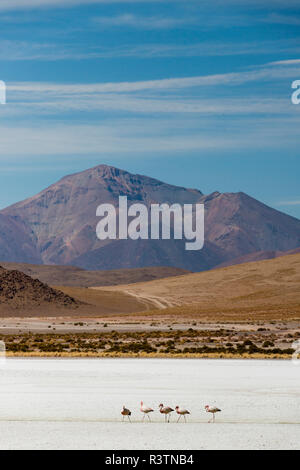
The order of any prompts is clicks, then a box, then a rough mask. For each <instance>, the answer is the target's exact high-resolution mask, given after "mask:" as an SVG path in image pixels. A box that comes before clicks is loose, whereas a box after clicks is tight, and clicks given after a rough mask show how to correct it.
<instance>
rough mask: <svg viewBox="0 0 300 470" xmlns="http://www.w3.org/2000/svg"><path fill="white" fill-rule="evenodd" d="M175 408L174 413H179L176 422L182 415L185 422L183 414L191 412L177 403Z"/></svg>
mask: <svg viewBox="0 0 300 470" xmlns="http://www.w3.org/2000/svg"><path fill="white" fill-rule="evenodd" d="M175 410H176V413H177V414H178V415H179V418H178V420H177V423H178V422H179V420H180V418H181V416H183V417H184V421H185V422H186V416H185V415H190V414H191V413H190V412H189V411H188V410H186V409H185V408H179V406H178V405H177V406H176V407H175Z"/></svg>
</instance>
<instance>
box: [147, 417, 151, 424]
mask: <svg viewBox="0 0 300 470" xmlns="http://www.w3.org/2000/svg"><path fill="white" fill-rule="evenodd" d="M147 416H148V419H149V421H150V423H151V418H150V416H149V415H147Z"/></svg>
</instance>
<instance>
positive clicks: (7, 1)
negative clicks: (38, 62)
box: [0, 0, 191, 11]
mask: <svg viewBox="0 0 300 470" xmlns="http://www.w3.org/2000/svg"><path fill="white" fill-rule="evenodd" d="M161 1H164V2H165V3H168V2H172V1H173V2H176V1H180V0H1V3H0V11H8V10H26V9H35V8H54V7H55V8H58V7H59V8H69V7H73V6H78V5H92V4H101V3H102V4H110V3H111V4H114V3H116V4H118V3H120V4H121V3H156V2H161ZM189 1H191V0H189Z"/></svg>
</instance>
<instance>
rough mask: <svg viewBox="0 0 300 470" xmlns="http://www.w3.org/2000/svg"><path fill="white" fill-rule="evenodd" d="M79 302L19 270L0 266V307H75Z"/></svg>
mask: <svg viewBox="0 0 300 470" xmlns="http://www.w3.org/2000/svg"><path fill="white" fill-rule="evenodd" d="M80 305H81V302H79V301H77V300H75V299H74V298H73V297H70V296H68V295H66V294H64V293H63V292H61V291H59V290H56V289H53V288H51V287H49V286H48V285H47V284H43V283H42V282H40V281H39V280H38V279H32V278H31V277H30V276H27V275H26V274H24V273H22V272H20V271H8V270H6V269H4V268H3V267H0V307H1V310H2V309H3V307H4V308H9V309H22V308H25V309H28V308H29V309H33V308H36V307H44V306H46V307H52V308H62V307H63V308H76V307H78V306H80Z"/></svg>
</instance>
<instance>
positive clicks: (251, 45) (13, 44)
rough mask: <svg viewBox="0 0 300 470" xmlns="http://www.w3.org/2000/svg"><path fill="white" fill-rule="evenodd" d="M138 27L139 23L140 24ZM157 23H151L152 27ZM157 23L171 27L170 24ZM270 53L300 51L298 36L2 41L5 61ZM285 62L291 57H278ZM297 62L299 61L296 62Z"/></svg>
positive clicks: (0, 49)
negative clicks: (115, 42) (103, 43)
mask: <svg viewBox="0 0 300 470" xmlns="http://www.w3.org/2000/svg"><path fill="white" fill-rule="evenodd" d="M137 27H138V26H137ZM151 27H153V28H154V27H155V26H154V25H152V26H151V25H150V24H149V28H151ZM157 27H161V28H163V27H164V28H167V27H170V25H169V26H167V24H165V25H162V24H160V26H158V25H157ZM258 54H260V55H267V54H289V55H294V56H295V55H297V54H300V43H299V40H298V39H297V38H295V39H281V40H274V41H262V42H248V43H238V44H237V43H224V42H222V43H216V42H208V41H207V42H204V41H203V42H201V43H196V44H159V43H158V44H143V45H137V46H132V45H126V44H125V45H122V46H117V47H116V46H115V47H108V46H107V47H99V46H94V47H86V48H84V49H83V48H82V46H81V45H80V44H76V43H74V42H73V43H72V44H62V43H55V42H52V43H38V42H30V41H17V40H5V39H2V41H1V43H0V60H3V61H28V60H32V61H62V60H90V59H101V58H102V59H111V58H119V57H123V58H144V59H146V58H149V59H151V58H154V57H161V58H163V57H205V56H211V57H214V56H216V57H217V56H235V55H253V56H257V55H258ZM274 63H275V64H280V63H282V64H284V63H288V61H278V62H274ZM294 63H296V62H294ZM290 64H292V62H291V61H290Z"/></svg>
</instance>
